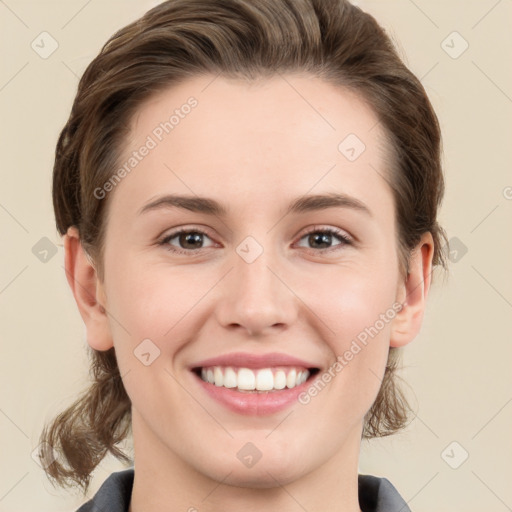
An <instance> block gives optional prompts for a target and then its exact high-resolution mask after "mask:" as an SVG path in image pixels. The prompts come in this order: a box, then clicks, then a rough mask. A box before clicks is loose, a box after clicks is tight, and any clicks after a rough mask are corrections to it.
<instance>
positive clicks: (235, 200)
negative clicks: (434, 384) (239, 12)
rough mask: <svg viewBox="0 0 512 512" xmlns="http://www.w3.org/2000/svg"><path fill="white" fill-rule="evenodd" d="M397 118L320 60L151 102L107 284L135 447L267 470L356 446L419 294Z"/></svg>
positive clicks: (123, 185)
mask: <svg viewBox="0 0 512 512" xmlns="http://www.w3.org/2000/svg"><path fill="white" fill-rule="evenodd" d="M191 98H192V99H191ZM187 105H188V106H187ZM171 116H174V117H171ZM166 122H167V125H166V124H165V123H166ZM161 123H162V124H161ZM382 134H383V132H382V129H381V126H380V125H379V123H378V120H377V118H376V115H375V114H374V113H373V111H372V110H371V109H369V108H368V107H367V106H366V105H365V104H364V103H363V102H362V101H361V100H360V99H359V98H358V97H357V96H356V95H354V93H351V92H347V91H345V90H343V89H340V88H338V87H335V86H333V85H329V84H327V83H325V82H323V81H321V80H320V79H317V78H312V77H306V76H291V75H288V76H286V77H276V78H272V79H265V80H262V81H259V82H253V83H248V82H245V81H234V80H228V79H225V78H223V77H217V78H215V79H214V77H213V76H208V77H200V78H194V79H190V80H188V81H186V82H183V83H182V84H180V85H179V86H175V87H173V88H169V89H168V90H166V91H165V92H163V93H160V94H159V95H158V96H157V97H155V98H154V99H152V100H151V101H150V102H148V103H146V104H144V106H143V107H142V108H141V109H140V110H139V111H138V114H137V115H136V116H135V117H134V119H133V124H132V133H131V137H130V140H129V141H127V144H126V148H125V153H124V157H123V159H122V160H123V161H122V163H121V165H124V164H125V163H127V167H126V168H125V170H126V169H128V168H129V169H130V171H129V172H126V173H125V174H126V176H125V177H123V178H122V180H121V181H120V182H119V183H117V181H115V183H117V184H116V185H115V186H109V185H107V186H106V187H104V188H103V190H109V192H108V194H110V195H111V196H109V197H108V201H109V210H108V220H107V231H106V238H105V240H106V242H105V252H104V269H105V280H104V282H103V283H99V284H100V290H99V292H98V296H99V297H101V298H102V301H103V302H102V303H103V305H104V306H105V308H106V310H107V312H108V315H107V316H105V327H104V329H105V332H107V331H108V333H107V334H108V336H107V337H109V338H110V339H111V342H112V343H113V345H114V346H115V350H116V354H117V358H118V364H119V367H120V372H121V375H122V376H123V382H124V385H125V387H126V390H127V393H128V395H129V397H130V399H131V401H132V412H133V431H134V442H135V456H136V460H139V461H142V459H146V460H153V461H155V460H158V464H159V466H158V467H159V468H160V469H159V471H160V470H161V471H164V468H163V467H162V464H168V465H169V468H171V467H176V465H179V466H180V467H181V468H182V469H184V468H185V469H186V470H188V471H191V472H193V473H194V472H195V473H197V474H202V475H204V476H206V477H210V478H213V479H215V480H218V481H220V480H222V481H223V482H224V483H233V484H235V485H244V486H255V487H258V486H260V487H265V486H274V485H275V481H276V480H275V479H276V478H277V479H278V480H279V482H280V483H282V484H286V483H287V482H291V481H293V480H296V479H298V478H299V477H301V476H304V475H306V474H308V473H310V472H312V471H314V470H316V469H318V468H319V467H324V468H325V467H329V465H332V467H334V465H339V463H340V462H341V461H346V460H352V461H354V460H356V459H357V453H358V451H359V442H360V439H361V429H362V425H363V417H364V415H365V413H366V412H367V411H368V409H369V408H370V407H371V405H372V403H373V401H374V399H375V397H376V395H377V393H378V390H379V387H380V383H381V379H382V376H383V374H384V369H385V364H386V360H387V355H388V350H389V347H390V344H391V345H393V335H394V330H393V329H394V326H395V324H396V322H397V319H396V314H397V311H398V308H399V307H398V305H399V304H400V302H401V301H403V300H404V299H405V285H404V282H403V280H402V279H401V278H400V275H399V271H398V268H399V267H398V257H397V237H396V232H395V224H394V206H393V196H392V192H391V189H390V188H389V186H388V184H387V183H386V181H385V180H384V178H383V176H386V175H388V172H389V169H388V168H387V167H386V164H385V154H384V149H385V146H384V139H383V137H382ZM141 147H146V150H144V149H142V150H141V149H140V148H141ZM134 151H136V154H134ZM130 158H133V159H134V160H131V161H130ZM130 162H131V163H130ZM122 176H123V173H122V172H121V173H119V174H118V177H122ZM113 182H114V181H113ZM111 188H112V190H111V191H110V189H111ZM108 194H107V195H108ZM335 195H337V196H335ZM173 196H182V197H186V200H185V199H181V201H178V200H176V199H174V200H173V199H172V197H173ZM317 196H329V197H330V199H325V198H324V199H319V198H316V199H315V197H317ZM105 200H106V199H105ZM180 205H181V206H180ZM178 230H184V231H186V232H188V235H187V233H185V234H181V235H180V234H176V233H177V231H178ZM315 233H316V234H315ZM365 333H366V334H365ZM90 343H91V345H93V346H94V340H90ZM96 348H102V349H105V348H108V347H107V346H102V347H96ZM336 361H338V363H336ZM215 367H217V368H215ZM228 367H229V368H230V369H228ZM314 369H316V370H314ZM306 370H307V371H309V375H310V376H309V379H308V380H307V381H305V382H302V380H303V379H304V378H305V377H302V379H301V378H299V379H296V378H294V372H295V373H296V374H297V375H299V374H301V373H302V374H303V375H305V376H307V375H308V374H307V373H304V372H306ZM201 374H202V375H203V377H204V378H205V379H208V377H209V378H210V379H217V380H216V382H214V383H207V382H205V381H204V380H203V379H202V378H201ZM326 375H330V378H329V377H326ZM256 384H257V385H258V387H259V388H262V389H263V391H258V390H253V391H251V390H250V388H251V387H252V386H253V385H256ZM283 385H284V389H283ZM233 386H234V387H233ZM288 386H290V387H288ZM269 387H272V388H273V389H272V390H268V388H269ZM239 388H245V389H239ZM276 388H278V389H276ZM279 388H281V389H279ZM313 388H315V389H316V392H315V391H314V390H313ZM312 390H313V391H312ZM141 464H142V462H141Z"/></svg>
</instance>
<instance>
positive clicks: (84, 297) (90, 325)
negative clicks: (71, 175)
mask: <svg viewBox="0 0 512 512" xmlns="http://www.w3.org/2000/svg"><path fill="white" fill-rule="evenodd" d="M64 251H65V269H66V277H67V280H68V283H69V286H70V287H71V291H72V292H73V295H74V297H75V301H76V303H77V306H78V309H79V311H80V315H81V316H82V319H83V321H84V323H85V327H86V331H87V343H88V344H89V345H90V346H91V348H93V349H95V350H100V351H104V350H108V349H109V348H111V347H113V345H114V344H113V341H112V335H111V333H110V326H109V322H108V317H107V313H106V310H105V307H106V295H105V292H104V289H103V284H102V283H101V281H100V279H99V278H98V275H97V273H96V269H95V267H94V266H93V263H92V262H91V261H90V259H89V256H88V255H87V254H86V252H85V251H84V249H83V247H82V243H81V241H80V235H79V232H78V229H77V228H76V227H74V226H73V227H70V228H69V229H68V231H67V233H66V234H65V235H64Z"/></svg>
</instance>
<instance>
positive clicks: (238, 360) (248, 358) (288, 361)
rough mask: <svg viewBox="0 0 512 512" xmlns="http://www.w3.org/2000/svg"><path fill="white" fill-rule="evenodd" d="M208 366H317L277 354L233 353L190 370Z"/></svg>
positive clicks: (200, 362)
mask: <svg viewBox="0 0 512 512" xmlns="http://www.w3.org/2000/svg"><path fill="white" fill-rule="evenodd" d="M208 366H236V367H239V368H254V369H256V368H270V367H272V366H301V367H304V368H318V365H315V364H314V363H310V362H308V361H304V360H303V359H297V358H296V357H292V356H289V355H287V354H281V353H279V352H272V353H269V354H249V353H247V352H233V353H232V354H225V355H222V356H218V357H212V358H210V359H205V360H203V361H199V362H198V363H196V364H194V365H192V366H190V368H191V369H192V368H204V367H208Z"/></svg>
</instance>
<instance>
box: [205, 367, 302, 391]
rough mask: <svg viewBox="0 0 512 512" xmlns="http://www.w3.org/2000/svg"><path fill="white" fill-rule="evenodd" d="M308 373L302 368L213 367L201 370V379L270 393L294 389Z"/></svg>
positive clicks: (220, 384) (229, 386) (227, 386)
mask: <svg viewBox="0 0 512 512" xmlns="http://www.w3.org/2000/svg"><path fill="white" fill-rule="evenodd" d="M308 377H309V371H308V370H304V369H302V368H290V367H288V368H282V369H277V368H261V369H259V370H251V369H250V368H232V367H230V366H228V367H223V366H213V367H210V368H202V369H201V378H202V379H203V380H204V381H205V382H209V383H210V384H215V385H216V386H223V387H225V388H238V389H241V390H245V391H251V390H257V391H270V390H273V389H284V388H285V387H287V388H294V387H295V386H298V385H300V384H302V383H303V382H305V381H306V379H307V378H308Z"/></svg>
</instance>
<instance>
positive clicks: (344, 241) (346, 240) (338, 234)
mask: <svg viewBox="0 0 512 512" xmlns="http://www.w3.org/2000/svg"><path fill="white" fill-rule="evenodd" d="M182 233H197V234H199V235H205V236H207V237H208V238H210V237H209V236H208V233H206V232H204V231H203V230H201V229H190V228H188V229H185V228H181V229H178V230H177V231H174V232H172V233H170V234H169V235H167V236H165V237H164V238H163V239H162V240H160V241H159V242H158V245H161V246H164V245H166V246H167V247H166V250H168V251H169V252H172V253H175V254H185V255H187V256H194V255H195V254H197V253H199V252H200V251H202V250H203V249H208V247H202V248H199V249H179V248H176V247H173V246H171V245H169V242H170V241H171V240H172V239H173V238H176V237H177V236H179V235H181V234H182ZM320 233H323V234H325V233H327V234H329V235H334V236H336V237H337V238H338V239H339V240H340V241H341V243H340V244H338V245H336V246H334V247H328V248H326V249H308V250H309V251H312V252H314V253H326V252H331V251H336V250H339V249H341V248H342V247H344V246H346V245H353V242H352V239H351V238H349V237H348V236H347V235H345V234H344V233H343V232H342V231H341V230H338V229H334V228H318V227H317V226H314V227H313V228H311V229H310V230H308V231H306V232H305V233H304V234H303V235H302V236H301V237H300V238H299V241H300V240H302V239H303V238H304V237H306V236H308V235H311V234H320ZM194 253H195V254H194Z"/></svg>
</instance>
